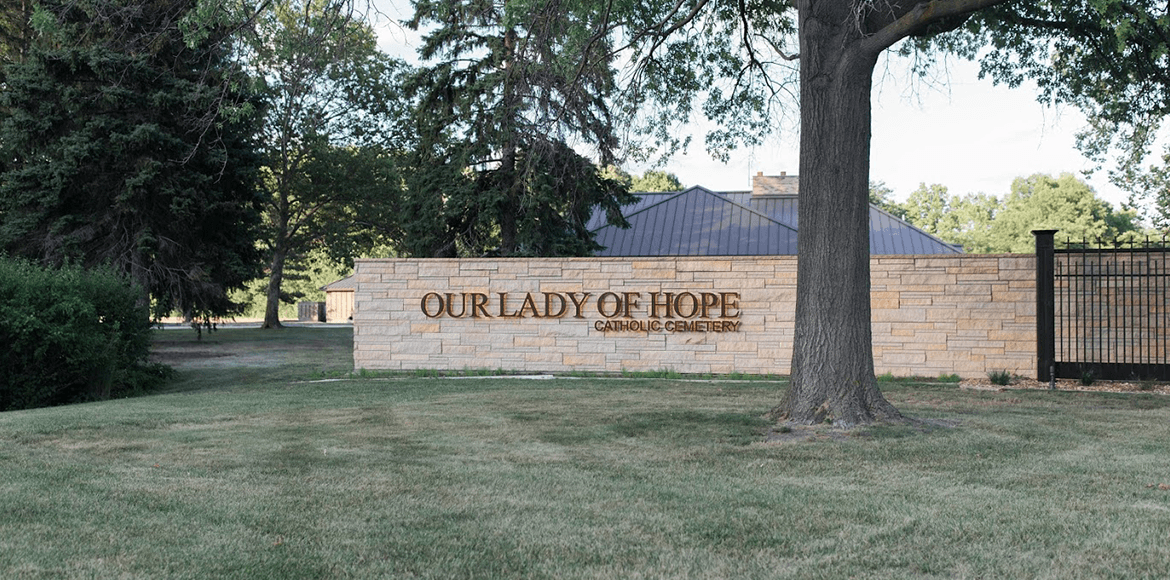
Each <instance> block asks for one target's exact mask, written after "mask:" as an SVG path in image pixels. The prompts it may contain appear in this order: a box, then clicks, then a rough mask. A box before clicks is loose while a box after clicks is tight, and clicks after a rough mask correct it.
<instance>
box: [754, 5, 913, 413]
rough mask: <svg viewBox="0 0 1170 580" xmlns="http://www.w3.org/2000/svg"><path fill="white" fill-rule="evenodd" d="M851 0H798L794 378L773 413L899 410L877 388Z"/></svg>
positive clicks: (865, 165)
mask: <svg viewBox="0 0 1170 580" xmlns="http://www.w3.org/2000/svg"><path fill="white" fill-rule="evenodd" d="M852 4H853V3H852V2H839V1H830V2H814V1H813V0H803V1H801V2H799V5H798V9H799V11H800V12H799V16H800V31H799V34H800V103H801V107H800V112H801V126H800V209H799V212H800V213H799V221H800V229H799V234H798V235H799V238H798V241H799V247H798V266H797V287H796V328H795V337H794V342H793V355H792V384H791V386H790V387H789V390H788V392H787V394H786V395H785V396H784V399H783V400H782V401H781V402H780V405H779V406H777V407H776V408H775V409H773V410H772V416H773V417H775V418H777V419H787V420H789V421H793V422H797V423H821V422H825V421H831V422H832V423H833V424H835V425H842V426H852V425H858V424H866V423H872V422H874V421H891V420H900V419H901V418H902V416H901V414H900V413H898V410H897V409H895V408H894V407H893V405H891V404H890V403H889V402H887V401H886V399H885V397H883V396H882V394H881V392H880V391H878V388H877V381H876V380H875V378H874V370H873V350H872V349H873V346H872V344H873V343H872V337H871V332H872V331H871V326H870V298H869V198H868V187H869V186H868V177H869V146H870V89H871V84H872V78H873V68H874V65H875V63H876V62H877V53H876V52H873V53H872V54H871V53H870V52H871V51H866V50H863V49H861V48H860V44H861V43H860V42H858V41H859V40H860V39H861V32H860V30H859V29H858V26H857V21H856V19H855V18H852V15H851V13H850V6H851V5H852Z"/></svg>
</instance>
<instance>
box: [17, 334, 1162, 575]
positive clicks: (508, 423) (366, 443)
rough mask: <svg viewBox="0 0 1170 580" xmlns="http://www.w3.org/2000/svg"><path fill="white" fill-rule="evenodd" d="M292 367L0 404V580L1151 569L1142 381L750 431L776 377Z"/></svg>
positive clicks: (951, 389)
mask: <svg viewBox="0 0 1170 580" xmlns="http://www.w3.org/2000/svg"><path fill="white" fill-rule="evenodd" d="M240 348H246V347H245V346H241V347H240ZM312 366H313V365H312V364H311V362H310V364H308V366H306V367H298V368H299V370H298V369H294V368H289V367H287V366H283V367H277V368H276V370H275V371H274V372H273V373H271V374H270V375H268V377H267V378H266V379H264V380H258V379H253V378H251V377H254V375H248V377H249V378H247V379H246V380H241V379H233V375H232V372H231V369H230V368H222V369H216V368H203V369H199V371H198V373H199V374H198V376H195V377H193V376H191V374H190V373H189V372H188V371H183V374H184V380H185V381H187V382H185V383H180V384H178V385H176V386H175V391H174V392H172V393H168V394H161V395H156V396H151V397H143V398H137V399H127V400H120V401H109V402H103V403H96V404H88V405H79V406H73V407H61V408H54V409H41V410H35V411H21V412H16V413H5V414H0V443H2V446H0V460H2V461H3V466H4V469H3V470H0V492H2V495H0V577H5V578H106V577H117V578H160V577H166V578H345V577H351V578H411V577H415V578H631V577H642V578H732V577H734V578H906V577H918V578H931V577H937V578H955V577H959V578H963V577H970V578H976V577H1035V578H1110V577H1113V578H1141V577H1149V578H1155V577H1160V576H1163V575H1164V574H1165V571H1166V570H1168V569H1170V543H1168V542H1166V538H1167V537H1170V490H1163V489H1159V487H1158V484H1160V483H1165V484H1170V461H1168V460H1170V452H1168V451H1167V445H1166V441H1167V435H1170V433H1168V432H1167V431H1170V416H1168V414H1170V411H1168V407H1170V399H1167V398H1166V397H1162V396H1158V395H1121V394H1098V393H1046V392H1021V391H1006V392H994V391H992V392H986V391H967V390H961V389H959V388H957V387H956V386H955V385H953V384H951V385H931V384H907V383H902V382H899V383H897V384H888V385H885V386H884V389H885V392H886V394H887V396H888V397H889V398H890V399H891V400H892V401H893V402H894V403H895V404H896V405H897V406H899V408H901V409H902V410H903V411H905V412H907V413H908V414H910V415H912V416H915V417H919V418H922V419H928V420H930V421H931V423H930V424H928V426H927V427H918V428H916V427H882V428H875V429H870V430H867V431H859V432H854V433H851V434H848V435H844V436H839V434H834V432H832V431H822V432H820V433H809V434H802V435H801V437H798V438H795V439H793V440H790V441H786V442H784V443H765V442H764V432H765V431H766V430H767V428H768V425H767V424H766V423H765V422H764V421H763V420H762V419H760V417H761V415H762V414H763V413H764V412H766V411H767V410H768V409H769V408H770V407H771V406H772V405H774V404H775V403H776V402H777V401H778V400H779V397H780V396H782V394H783V389H784V388H785V386H786V385H785V384H784V383H783V382H766V381H758V382H721V381H711V382H692V381H677V380H659V379H637V380H607V379H576V380H569V379H556V380H547V381H524V380H515V379H483V380H448V379H418V378H401V379H392V380H384V379H353V380H341V381H330V382H312V381H311V380H310V379H312V378H313V376H315V373H317V371H316V370H314V369H312V368H311V367H312ZM929 425H935V426H929ZM1150 485H1153V487H1149V486H1150ZM1168 487H1170V486H1168Z"/></svg>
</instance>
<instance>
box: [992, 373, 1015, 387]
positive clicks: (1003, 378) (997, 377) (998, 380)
mask: <svg viewBox="0 0 1170 580" xmlns="http://www.w3.org/2000/svg"><path fill="white" fill-rule="evenodd" d="M987 379H988V380H990V381H991V383H992V384H994V385H1000V386H1007V385H1010V384H1011V382H1012V374H1011V373H1009V372H1007V371H991V372H989V373H987Z"/></svg>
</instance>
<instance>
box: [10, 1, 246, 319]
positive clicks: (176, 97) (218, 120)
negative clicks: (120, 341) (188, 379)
mask: <svg viewBox="0 0 1170 580" xmlns="http://www.w3.org/2000/svg"><path fill="white" fill-rule="evenodd" d="M194 6H195V1H194V0H157V1H154V2H150V3H137V2H129V1H123V0H103V1H97V2H89V3H73V2H63V3H60V4H53V3H50V4H48V5H47V6H46V8H45V9H44V10H43V11H42V12H41V13H40V16H39V17H38V19H37V21H38V22H39V23H40V24H41V26H42V29H41V30H40V31H39V32H40V40H39V41H38V42H37V43H35V44H34V45H33V46H32V47H31V48H30V49H29V51H28V54H27V55H26V57H25V58H24V60H23V61H22V62H20V63H17V64H14V65H10V66H9V67H8V68H7V70H6V75H5V76H6V87H5V91H4V93H3V96H2V100H0V106H2V107H3V110H4V118H3V121H2V122H0V143H2V147H3V153H4V157H3V162H4V167H3V174H2V175H0V248H2V249H3V251H6V252H8V253H9V254H11V255H18V256H24V257H27V258H29V259H32V260H36V261H38V262H40V263H42V264H47V265H56V264H65V263H74V264H81V265H85V266H95V265H99V264H108V265H111V266H113V267H114V268H116V269H117V270H119V271H120V272H122V273H124V274H126V275H128V276H130V277H131V278H132V279H133V280H135V281H136V282H137V283H138V284H139V285H140V286H141V287H142V288H143V289H145V290H146V291H147V292H149V295H150V297H151V298H152V299H153V301H154V305H155V307H156V313H157V314H164V313H167V312H170V311H171V310H172V309H181V310H183V311H184V312H187V313H188V314H194V315H211V314H225V313H228V312H230V311H232V310H233V308H234V306H235V305H233V304H232V303H231V302H230V301H229V300H228V299H227V291H228V290H229V289H231V288H235V287H240V286H241V285H242V284H243V282H244V281H245V280H247V279H249V278H251V277H253V276H254V275H255V272H256V265H257V260H258V257H259V255H258V253H257V251H256V247H255V233H256V232H255V228H256V226H257V225H258V213H257V202H258V199H257V197H256V190H255V176H256V167H257V161H258V158H257V156H256V154H255V143H254V141H253V136H254V135H255V131H256V113H257V108H256V106H255V103H254V102H253V100H252V97H251V95H249V94H248V93H247V92H245V91H244V90H243V89H242V87H245V86H247V84H248V83H247V79H246V78H244V76H243V75H242V73H241V71H240V70H239V69H238V67H236V66H234V65H233V64H232V60H231V58H230V57H231V50H232V46H231V43H230V40H229V39H228V38H226V37H225V36H224V35H223V34H220V33H218V32H217V31H216V30H214V29H213V30H205V31H204V32H205V33H206V34H203V35H202V36H201V39H200V40H198V41H192V40H191V39H190V38H188V37H186V36H185V35H184V34H183V32H182V31H181V30H180V26H179V22H180V21H182V19H183V18H184V17H185V16H186V15H188V14H189V13H190V12H191V11H192V10H193V8H194Z"/></svg>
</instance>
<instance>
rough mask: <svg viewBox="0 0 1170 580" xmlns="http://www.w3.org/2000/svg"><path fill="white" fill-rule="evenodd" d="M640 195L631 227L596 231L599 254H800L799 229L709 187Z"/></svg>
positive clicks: (629, 217)
mask: <svg viewBox="0 0 1170 580" xmlns="http://www.w3.org/2000/svg"><path fill="white" fill-rule="evenodd" d="M640 197H642V199H641V200H639V202H638V203H636V204H632V205H631V206H627V208H631V209H633V211H626V212H625V216H626V220H628V221H629V222H630V228H629V229H621V228H618V227H616V226H613V225H609V224H605V225H602V226H600V227H598V228H595V229H594V230H593V231H594V240H596V241H597V243H598V244H600V245H601V246H603V247H604V248H605V249H604V250H600V251H598V252H597V255H598V256H760V255H776V254H795V253H796V230H795V229H793V228H790V227H788V226H786V225H784V224H782V223H780V222H777V221H776V220H773V219H771V218H769V217H768V216H766V215H764V214H762V213H759V212H757V211H755V210H752V209H751V208H748V207H744V206H742V205H739V204H737V203H735V202H732V201H730V200H728V199H727V198H726V197H724V196H722V195H720V194H718V193H715V192H713V191H710V190H708V189H705V188H702V187H692V188H690V189H688V190H686V191H681V192H678V193H673V194H649V195H642V196H640ZM597 217H598V216H594V218H595V219H596V218H597ZM603 217H604V216H602V218H603ZM603 221H604V220H603V219H602V222H603ZM593 223H595V222H594V220H590V224H591V225H592V224H593Z"/></svg>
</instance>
